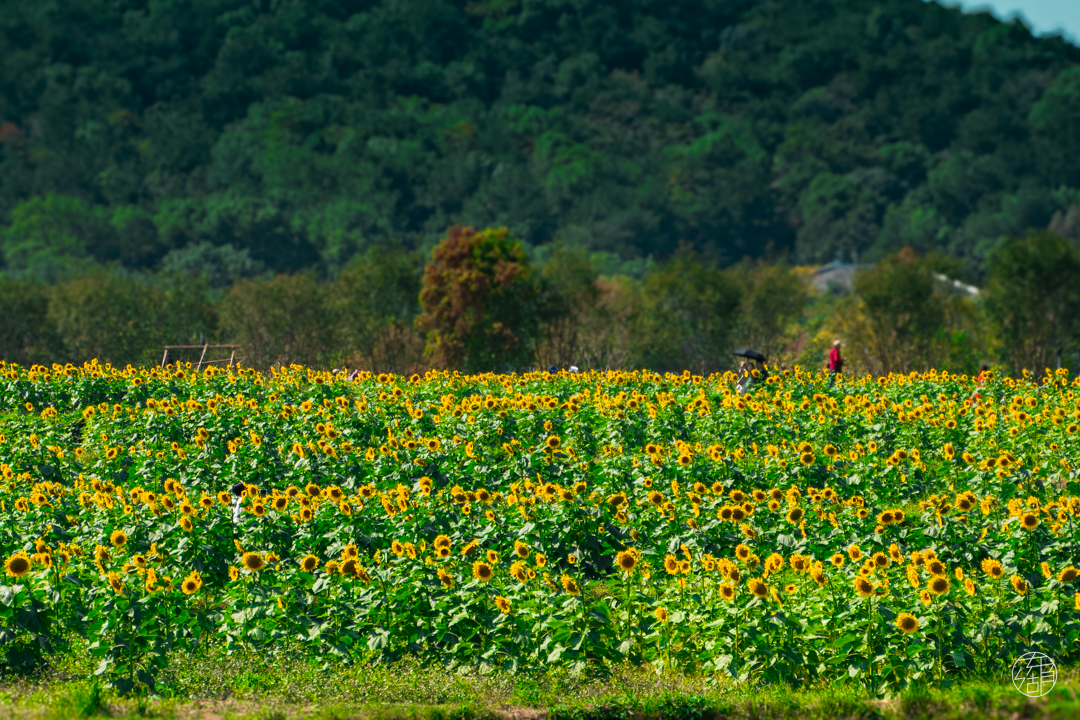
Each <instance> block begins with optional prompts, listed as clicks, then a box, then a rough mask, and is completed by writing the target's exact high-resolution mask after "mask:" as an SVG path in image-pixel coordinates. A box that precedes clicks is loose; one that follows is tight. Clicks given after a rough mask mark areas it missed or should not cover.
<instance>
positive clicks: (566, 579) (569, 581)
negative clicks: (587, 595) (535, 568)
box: [544, 574, 581, 595]
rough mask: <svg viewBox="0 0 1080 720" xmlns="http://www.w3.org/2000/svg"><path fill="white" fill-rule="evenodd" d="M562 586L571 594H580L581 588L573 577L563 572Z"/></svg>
mask: <svg viewBox="0 0 1080 720" xmlns="http://www.w3.org/2000/svg"><path fill="white" fill-rule="evenodd" d="M544 577H547V576H546V575H545V576H544ZM562 586H563V590H565V591H566V592H568V593H570V594H571V595H580V594H581V588H580V587H578V584H577V582H576V581H575V580H574V578H572V577H570V576H569V575H566V574H564V575H563V576H562Z"/></svg>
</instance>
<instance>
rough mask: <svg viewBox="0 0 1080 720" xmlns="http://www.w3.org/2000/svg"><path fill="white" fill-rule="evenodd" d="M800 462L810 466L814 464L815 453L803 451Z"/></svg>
mask: <svg viewBox="0 0 1080 720" xmlns="http://www.w3.org/2000/svg"><path fill="white" fill-rule="evenodd" d="M799 462H801V463H802V464H803V465H805V466H806V467H810V466H811V465H813V464H814V453H812V452H804V453H802V454H801V455H799Z"/></svg>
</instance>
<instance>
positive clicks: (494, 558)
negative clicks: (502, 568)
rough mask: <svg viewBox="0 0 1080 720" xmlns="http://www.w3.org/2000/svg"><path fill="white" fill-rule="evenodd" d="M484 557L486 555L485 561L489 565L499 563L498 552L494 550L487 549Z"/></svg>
mask: <svg viewBox="0 0 1080 720" xmlns="http://www.w3.org/2000/svg"><path fill="white" fill-rule="evenodd" d="M485 557H487V561H488V563H490V564H491V565H498V564H499V553H497V552H495V551H494V550H488V551H487V553H485Z"/></svg>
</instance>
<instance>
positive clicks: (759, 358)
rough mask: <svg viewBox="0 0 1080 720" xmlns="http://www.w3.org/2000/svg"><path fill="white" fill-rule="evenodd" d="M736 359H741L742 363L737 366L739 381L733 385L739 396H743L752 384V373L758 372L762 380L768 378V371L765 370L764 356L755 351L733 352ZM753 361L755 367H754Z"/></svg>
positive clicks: (741, 349) (740, 350)
mask: <svg viewBox="0 0 1080 720" xmlns="http://www.w3.org/2000/svg"><path fill="white" fill-rule="evenodd" d="M734 354H735V356H736V357H741V358H743V361H742V363H741V364H740V365H739V380H738V382H737V383H736V384H735V388H736V389H737V390H738V391H739V394H740V395H745V394H746V392H747V391H748V390H749V389H750V385H751V384H753V382H754V376H753V371H754V370H755V369H756V370H758V374H759V376H760V377H761V379H762V380H764V379H765V378H766V377H768V374H769V371H768V370H766V369H765V356H764V355H762V354H761V353H759V352H758V351H757V350H751V349H750V348H740V349H739V350H736V351H735V353H734ZM751 361H755V362H756V363H757V366H756V367H755V365H754V363H753V362H751Z"/></svg>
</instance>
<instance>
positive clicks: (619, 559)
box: [615, 551, 637, 575]
mask: <svg viewBox="0 0 1080 720" xmlns="http://www.w3.org/2000/svg"><path fill="white" fill-rule="evenodd" d="M615 564H616V565H618V566H619V569H620V570H622V571H623V572H624V573H626V574H628V575H629V574H630V572H632V571H633V569H634V566H635V565H637V558H636V557H634V554H633V553H629V552H626V551H623V552H620V553H619V554H618V555H616V556H615Z"/></svg>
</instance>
